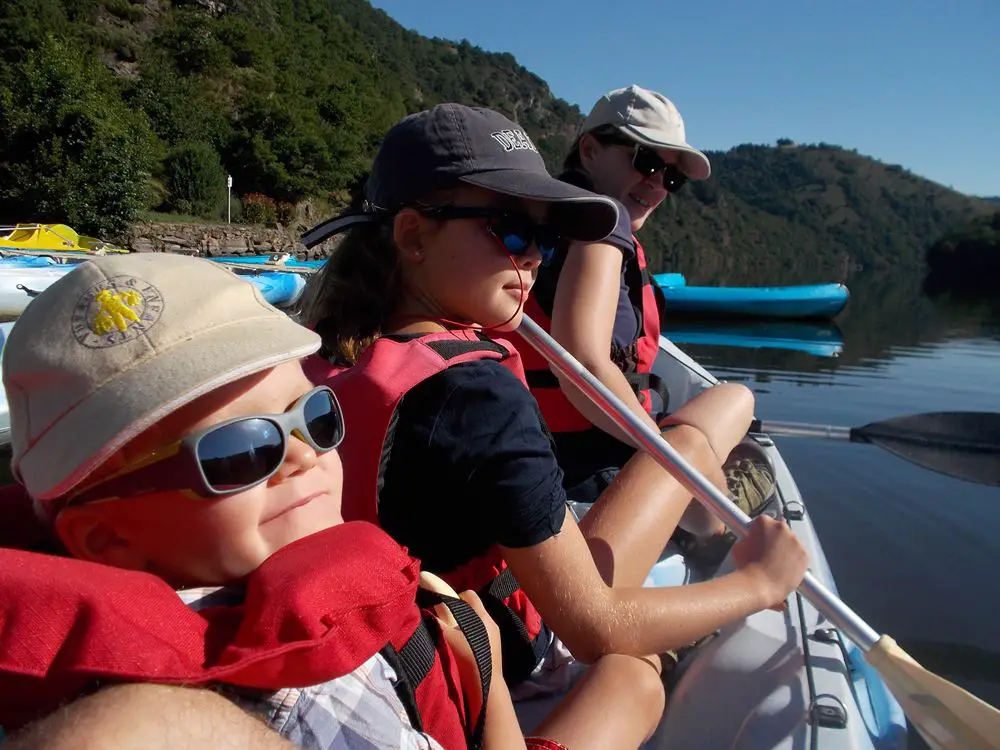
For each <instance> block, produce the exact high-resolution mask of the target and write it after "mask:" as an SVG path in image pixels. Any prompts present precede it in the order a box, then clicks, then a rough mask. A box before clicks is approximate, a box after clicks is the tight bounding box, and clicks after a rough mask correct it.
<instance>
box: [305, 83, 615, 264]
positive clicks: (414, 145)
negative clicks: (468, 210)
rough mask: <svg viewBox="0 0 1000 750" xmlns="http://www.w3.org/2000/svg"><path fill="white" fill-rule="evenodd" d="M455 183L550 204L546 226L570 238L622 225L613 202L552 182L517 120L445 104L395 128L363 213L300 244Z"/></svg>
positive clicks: (599, 234)
mask: <svg viewBox="0 0 1000 750" xmlns="http://www.w3.org/2000/svg"><path fill="white" fill-rule="evenodd" d="M457 182H464V183H468V184H470V185H476V186H478V187H482V188H486V189H488V190H493V191H495V192H497V193H502V194H504V195H510V196H514V197H516V198H525V199H529V200H537V201H542V202H544V203H548V204H549V212H548V218H547V223H548V224H549V226H551V227H552V229H553V230H554V231H556V232H558V233H559V234H560V235H561V236H563V237H566V238H568V239H574V240H582V241H585V242H596V241H597V240H601V239H604V238H605V237H607V236H608V235H609V234H610V233H611V232H612V231H613V230H614V228H615V226H616V225H617V223H618V207H617V205H616V204H615V202H614V201H613V200H612V199H610V198H608V197H606V196H603V195H597V194H595V193H592V192H590V191H588V190H584V189H583V188H579V187H576V186H575V185H570V184H568V183H565V182H562V181H561V180H557V179H555V178H554V177H552V175H550V174H549V173H548V170H546V168H545V162H543V161H542V157H541V156H540V155H539V153H538V149H537V148H536V147H535V144H534V143H532V141H531V139H530V138H529V137H528V135H527V134H526V133H525V132H524V130H523V129H522V128H521V127H519V126H518V125H517V124H516V123H514V122H512V121H511V120H508V119H507V118H506V117H504V116H503V115H501V114H500V113H499V112H494V111H493V110H491V109H484V108H480V107H466V106H465V105H462V104H454V103H447V104H439V105H438V106H436V107H434V108H433V109H428V110H424V111H423V112H417V113H416V114H413V115H410V116H408V117H405V118H403V119H402V120H400V121H399V122H398V123H396V124H395V125H394V126H393V127H392V128H391V129H390V130H389V132H388V133H387V134H386V136H385V139H384V140H383V141H382V147H381V148H380V149H379V152H378V155H377V156H376V157H375V163H374V164H373V166H372V171H371V174H370V175H369V177H368V182H367V184H366V186H365V201H364V207H363V208H362V210H361V212H357V211H355V212H352V213H348V214H344V215H342V216H338V217H337V218H335V219H331V220H329V221H326V222H323V223H322V224H320V225H318V226H316V227H314V228H313V229H310V230H309V231H308V232H306V233H305V234H303V235H302V242H303V243H304V244H305V246H306V247H313V246H314V245H318V244H319V243H320V242H322V241H323V240H324V239H326V238H328V237H330V236H331V235H334V234H336V233H338V232H341V231H344V230H345V229H347V228H349V227H351V226H354V225H355V224H360V223H366V222H370V221H373V220H375V218H376V217H378V216H386V215H392V214H394V213H395V212H396V211H398V210H399V209H401V208H403V207H405V206H407V205H411V204H412V203H413V202H414V201H416V200H418V199H420V198H422V197H424V196H426V195H428V194H429V193H431V192H433V191H435V190H440V189H443V188H449V187H454V186H455V184H456V183H457Z"/></svg>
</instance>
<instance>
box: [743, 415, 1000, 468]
mask: <svg viewBox="0 0 1000 750" xmlns="http://www.w3.org/2000/svg"><path fill="white" fill-rule="evenodd" d="M750 431H751V432H766V433H767V434H768V435H772V436H774V435H777V436H783V437H818V438H833V439H836V440H849V441H850V442H852V443H870V444H872V445H877V446H879V447H880V448H884V449H885V450H887V451H889V452H890V453H893V454H895V455H897V456H899V457H900V458H902V459H905V460H907V461H910V462H911V463H914V464H916V465H917V466H922V467H924V468H925V469H930V470H931V471H936V472H938V473H940V474H947V475H948V476H950V477H957V478H958V479H964V480H966V481H969V482H977V483H979V484H986V485H990V486H994V487H996V486H1000V413H997V412H983V411H954V412H930V413H926V414H912V415H910V416H906V417H895V418H893V419H886V420H884V421H882V422H872V423H871V424H866V425H864V426H863V427H838V426H835V425H810V424H802V423H799V422H771V421H765V422H761V421H760V420H755V421H754V423H753V424H752V425H751V426H750Z"/></svg>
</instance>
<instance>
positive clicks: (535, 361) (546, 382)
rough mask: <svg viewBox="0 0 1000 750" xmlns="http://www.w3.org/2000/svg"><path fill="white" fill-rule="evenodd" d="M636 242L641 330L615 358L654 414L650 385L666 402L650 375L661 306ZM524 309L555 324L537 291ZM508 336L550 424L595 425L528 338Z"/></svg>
mask: <svg viewBox="0 0 1000 750" xmlns="http://www.w3.org/2000/svg"><path fill="white" fill-rule="evenodd" d="M633 240H634V241H635V262H634V263H632V262H628V263H626V265H625V284H626V286H628V289H629V298H630V300H631V302H632V308H633V310H634V311H635V314H636V318H637V319H638V321H639V324H640V325H639V331H638V335H637V336H636V338H635V340H634V341H633V342H632V343H631V344H630V345H629V346H627V347H621V346H615V345H614V344H612V347H611V359H612V360H613V361H614V362H615V364H617V365H618V367H619V368H620V369H621V371H622V372H623V373H624V374H625V377H626V378H627V379H628V381H629V384H630V385H631V386H632V390H633V391H634V392H635V394H636V396H637V397H638V399H639V402H640V403H641V404H642V405H643V406H644V407H646V409H647V411H649V412H650V413H652V411H653V408H654V405H653V400H652V398H651V397H650V390H651V389H653V390H656V391H657V392H658V393H659V394H660V397H661V399H662V402H663V403H662V407H661V408H662V409H663V410H666V407H667V393H666V390H665V389H664V388H663V387H662V385H661V384H660V380H659V378H658V377H656V375H654V374H652V369H653V362H654V360H655V359H656V355H657V353H658V352H659V349H660V307H659V305H658V304H657V298H656V292H655V289H654V286H653V283H652V276H651V274H650V272H649V269H648V268H647V267H646V255H645V253H644V252H643V249H642V245H640V244H639V241H638V240H637V239H635V238H634V237H633ZM524 312H525V313H526V314H527V315H528V316H529V317H530V318H531V319H532V320H533V321H535V322H536V323H537V324H538V325H539V326H540V327H541V328H543V329H544V330H545V331H546V332H548V331H550V330H551V328H552V309H551V306H548V305H544V303H543V302H542V301H540V300H539V299H538V298H537V296H536V295H534V294H533V295H531V296H530V297H529V298H528V301H527V303H525V306H524ZM510 339H511V341H512V342H513V343H514V345H515V346H516V347H517V349H518V351H519V352H520V353H521V359H522V361H523V362H524V370H525V377H526V379H527V383H528V387H529V388H530V389H531V393H532V395H533V396H534V397H535V400H537V401H538V406H539V408H540V409H541V412H542V416H543V417H544V418H545V422H546V424H547V425H548V426H549V429H550V430H552V432H555V433H563V432H581V431H583V430H589V429H591V428H592V427H593V423H592V422H591V421H590V420H589V419H587V418H586V417H585V416H584V415H583V414H581V413H580V412H579V411H578V410H577V408H576V407H575V406H573V404H572V403H570V400H569V399H568V398H567V397H566V395H565V393H564V392H563V390H562V388H560V386H559V380H558V378H556V376H555V375H554V374H553V373H552V371H551V370H550V369H549V364H548V362H546V360H545V359H544V357H542V355H541V354H539V353H538V352H536V351H535V349H534V347H532V346H531V345H530V344H529V343H528V342H527V341H525V340H524V339H523V338H521V337H520V336H519V335H517V333H516V332H515V333H512V334H510Z"/></svg>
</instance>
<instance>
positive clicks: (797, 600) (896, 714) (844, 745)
mask: <svg viewBox="0 0 1000 750" xmlns="http://www.w3.org/2000/svg"><path fill="white" fill-rule="evenodd" d="M654 372H655V373H656V374H657V375H659V376H660V377H661V378H662V379H663V381H664V384H665V385H666V386H667V389H668V391H669V393H670V401H671V404H682V403H684V402H685V401H687V400H688V399H690V398H691V397H692V396H694V395H695V394H697V393H698V392H700V391H701V390H703V389H705V388H709V387H711V386H712V385H713V384H715V383H717V382H718V381H717V380H716V379H715V378H714V377H713V376H712V375H711V374H710V373H708V372H707V371H706V370H705V369H704V368H702V367H701V366H700V365H698V363H696V362H695V361H694V360H692V359H691V358H690V357H688V356H687V355H686V354H685V353H684V352H683V351H681V350H680V349H679V348H677V347H676V346H675V345H674V344H673V343H671V342H670V341H668V340H667V339H665V338H661V339H660V354H659V357H658V358H657V360H656V363H655V365H654ZM751 437H752V438H753V439H754V440H755V441H756V442H757V443H758V444H759V445H760V446H761V447H762V448H763V449H764V450H765V451H766V452H767V454H768V456H769V458H770V459H771V461H772V463H773V465H774V468H775V471H776V477H777V483H778V492H777V493H776V496H775V497H774V499H773V500H772V501H771V503H770V504H769V505H768V507H767V508H766V509H765V511H764V512H766V513H769V514H771V515H773V516H775V517H777V518H783V519H785V521H786V522H787V523H788V524H789V525H790V526H791V528H792V530H793V531H794V532H795V533H796V534H797V535H798V537H799V539H800V540H801V541H802V543H803V544H804V545H805V547H806V549H807V551H808V552H809V559H810V570H811V572H812V573H813V575H815V576H816V577H817V579H819V581H820V582H821V583H823V584H824V585H825V586H826V587H828V588H829V589H830V590H831V591H833V592H836V590H837V589H836V585H835V583H834V579H833V574H832V572H831V571H830V568H829V565H828V564H827V561H826V557H825V556H824V554H823V549H822V547H821V545H820V542H819V539H818V538H817V536H816V532H815V529H814V528H813V525H812V521H811V519H810V517H809V512H808V506H807V504H806V502H805V500H804V498H803V497H802V495H801V494H800V493H799V489H798V487H797V486H796V484H795V480H794V479H793V478H792V475H791V472H790V471H789V469H788V466H787V465H786V464H785V462H784V460H783V459H782V457H781V453H780V452H779V451H778V449H777V447H776V446H775V445H774V443H773V441H772V440H771V439H770V438H769V437H768V436H766V435H752V436H751ZM574 511H575V512H576V513H577V515H581V514H582V513H585V512H586V506H584V507H583V508H574ZM732 569H733V566H732V560H731V559H726V560H725V561H724V562H723V564H722V566H721V567H720V568H719V570H718V571H717V573H716V575H721V574H724V573H726V572H729V571H731V570H732ZM698 580H700V578H699V575H698V574H697V572H695V570H694V569H692V568H691V567H689V566H688V565H687V564H686V563H685V560H684V558H683V556H682V555H681V553H680V550H679V548H677V547H676V546H675V545H674V544H673V543H671V544H669V545H668V546H667V548H666V550H665V551H664V554H663V556H662V557H661V559H660V561H659V562H658V563H657V564H656V566H655V567H654V568H653V571H652V572H651V573H650V575H649V577H648V578H647V580H646V584H645V585H647V586H678V585H683V584H685V583H694V582H697V581H698ZM788 603H789V607H788V610H787V611H786V612H784V613H779V612H773V611H770V610H768V611H765V612H759V613H757V614H755V615H753V616H751V617H749V618H747V619H746V620H744V621H742V622H739V623H736V624H734V625H731V626H729V627H726V628H724V629H722V630H721V631H720V632H719V633H718V634H716V635H715V636H714V637H712V638H710V639H708V640H707V641H706V642H704V643H703V645H701V646H699V647H698V648H697V649H695V650H693V651H691V652H689V653H688V654H687V655H686V656H685V657H683V658H682V660H681V663H680V664H679V665H678V667H677V669H676V670H675V672H674V676H673V678H672V679H674V680H676V682H675V683H674V684H673V685H672V687H671V690H670V692H669V694H668V696H667V707H666V710H665V711H664V714H663V718H662V720H661V722H660V725H659V727H658V728H657V730H656V732H655V733H654V735H653V737H652V738H651V739H650V740H649V742H647V743H646V745H645V747H647V748H656V749H657V750H660V749H662V750H668V749H669V750H676V749H677V748H705V749H706V750H723V749H725V750H730V749H732V750H736V749H737V748H738V749H739V750H901V749H902V748H905V747H906V742H907V728H906V718H905V716H904V715H903V712H902V709H901V708H900V706H899V704H898V703H897V702H896V700H895V698H893V697H892V695H891V694H890V693H889V692H888V690H887V689H886V687H885V685H884V683H883V682H882V680H881V678H880V677H879V675H878V673H877V672H875V671H874V670H873V669H871V668H870V667H869V666H868V665H867V663H866V662H865V661H864V659H863V658H862V655H861V651H860V650H859V649H858V648H857V647H856V646H855V645H854V644H853V643H851V642H850V641H848V640H847V639H846V637H844V636H843V635H842V634H840V633H839V632H838V631H837V629H836V628H834V627H833V626H832V625H831V624H830V623H829V622H827V621H825V618H823V617H822V615H820V614H819V613H818V612H817V611H816V610H815V609H814V608H813V607H812V605H811V604H810V603H809V602H808V601H807V600H806V599H805V598H803V597H801V596H800V595H799V594H798V593H795V594H793V595H792V596H791V597H790V598H789V601H788ZM554 703H555V699H550V698H543V699H531V700H527V701H522V702H520V703H518V704H517V712H518V716H519V717H520V719H521V723H522V725H523V728H524V729H525V730H526V731H528V730H530V729H531V728H533V727H534V726H535V725H536V724H537V723H538V721H539V720H540V719H541V718H542V717H544V716H545V715H546V714H547V713H548V712H549V711H551V710H552V708H553V705H554Z"/></svg>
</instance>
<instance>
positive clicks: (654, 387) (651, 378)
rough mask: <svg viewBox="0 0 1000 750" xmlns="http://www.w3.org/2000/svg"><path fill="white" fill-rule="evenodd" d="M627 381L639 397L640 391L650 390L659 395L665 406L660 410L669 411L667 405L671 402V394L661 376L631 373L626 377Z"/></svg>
mask: <svg viewBox="0 0 1000 750" xmlns="http://www.w3.org/2000/svg"><path fill="white" fill-rule="evenodd" d="M625 379H626V380H627V381H628V383H629V385H630V386H632V390H633V391H635V394H636V395H637V396H638V395H639V392H640V391H647V390H648V391H655V392H656V393H658V394H659V395H660V399H661V400H662V401H663V406H662V407H661V408H660V410H661V411H666V410H667V404H668V403H669V402H670V393H669V392H668V391H667V385H666V383H664V382H663V378H661V377H660V376H659V375H657V374H655V373H652V372H630V373H628V374H626V375H625Z"/></svg>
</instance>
